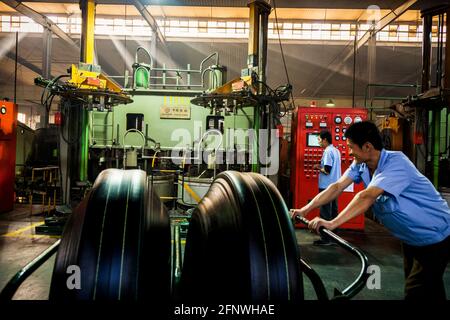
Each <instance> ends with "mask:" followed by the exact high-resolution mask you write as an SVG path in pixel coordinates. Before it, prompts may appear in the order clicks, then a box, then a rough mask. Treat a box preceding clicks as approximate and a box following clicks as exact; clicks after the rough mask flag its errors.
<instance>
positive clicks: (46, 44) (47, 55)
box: [42, 28, 53, 128]
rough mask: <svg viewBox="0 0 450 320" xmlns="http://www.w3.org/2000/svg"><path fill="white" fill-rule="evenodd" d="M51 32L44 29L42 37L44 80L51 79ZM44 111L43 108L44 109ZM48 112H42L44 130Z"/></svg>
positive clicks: (46, 125)
mask: <svg viewBox="0 0 450 320" xmlns="http://www.w3.org/2000/svg"><path fill="white" fill-rule="evenodd" d="M52 35H53V34H52V31H51V30H49V29H47V28H44V34H43V35H42V41H43V44H42V77H43V78H45V79H50V78H51V70H52ZM44 109H45V108H44ZM48 121H49V112H48V111H47V110H44V121H43V126H44V128H46V127H48Z"/></svg>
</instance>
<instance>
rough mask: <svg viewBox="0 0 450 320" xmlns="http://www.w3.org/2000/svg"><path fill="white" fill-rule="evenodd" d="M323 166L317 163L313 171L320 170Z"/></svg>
mask: <svg viewBox="0 0 450 320" xmlns="http://www.w3.org/2000/svg"><path fill="white" fill-rule="evenodd" d="M320 168H321V166H320V164H318V163H316V164H315V165H313V169H317V170H320Z"/></svg>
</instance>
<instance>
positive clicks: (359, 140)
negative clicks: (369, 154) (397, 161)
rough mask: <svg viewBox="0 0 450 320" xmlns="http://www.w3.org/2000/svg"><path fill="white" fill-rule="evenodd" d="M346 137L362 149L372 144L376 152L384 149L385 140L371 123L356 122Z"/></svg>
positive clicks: (349, 128)
mask: <svg viewBox="0 0 450 320" xmlns="http://www.w3.org/2000/svg"><path fill="white" fill-rule="evenodd" d="M345 137H346V138H347V139H350V140H352V142H353V143H355V144H357V145H358V146H359V147H360V148H362V146H363V145H364V143H366V142H370V143H371V144H372V145H373V147H374V148H375V149H376V150H381V149H383V140H382V138H381V134H380V131H379V130H378V128H377V126H376V125H375V124H374V123H372V122H370V121H362V122H356V123H354V124H352V125H351V126H350V127H348V129H347V131H346V132H345Z"/></svg>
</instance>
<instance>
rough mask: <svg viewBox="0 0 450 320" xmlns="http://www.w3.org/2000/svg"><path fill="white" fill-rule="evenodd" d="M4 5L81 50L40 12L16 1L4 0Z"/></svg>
mask: <svg viewBox="0 0 450 320" xmlns="http://www.w3.org/2000/svg"><path fill="white" fill-rule="evenodd" d="M2 2H3V3H5V4H6V5H8V6H10V7H11V8H13V9H14V10H16V11H17V12H20V13H21V14H23V15H25V16H27V17H29V18H31V19H33V21H34V22H36V23H38V24H40V25H41V26H43V27H44V28H47V29H49V30H50V31H52V32H53V33H54V34H55V35H57V36H58V37H60V38H61V39H63V40H64V41H65V42H67V43H68V44H69V45H71V46H72V47H73V48H75V49H77V50H80V47H79V46H78V44H77V43H76V42H75V41H73V40H72V38H71V37H70V36H69V35H68V34H67V33H65V32H64V31H62V30H61V28H59V27H58V26H57V25H56V23H54V22H53V21H52V20H50V19H49V18H47V17H46V16H44V15H42V14H40V13H39V12H36V11H34V10H33V9H31V8H30V7H27V6H26V5H24V4H23V3H21V2H19V1H16V0H2Z"/></svg>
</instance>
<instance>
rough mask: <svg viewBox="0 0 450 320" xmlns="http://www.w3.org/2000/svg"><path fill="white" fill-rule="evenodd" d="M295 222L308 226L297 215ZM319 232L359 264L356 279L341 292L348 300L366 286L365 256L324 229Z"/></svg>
mask: <svg viewBox="0 0 450 320" xmlns="http://www.w3.org/2000/svg"><path fill="white" fill-rule="evenodd" d="M295 221H296V222H301V223H303V224H305V225H308V224H309V221H308V220H307V219H305V218H303V217H301V216H299V215H297V216H295ZM319 232H320V234H321V235H322V236H323V237H325V238H327V239H329V240H331V241H333V242H335V243H337V244H338V245H339V246H340V247H341V248H343V249H345V250H347V251H348V252H350V253H351V254H353V255H354V256H356V257H357V258H358V259H359V260H360V262H361V270H360V272H359V275H358V277H357V278H356V279H355V281H353V282H352V283H351V284H350V285H349V286H348V287H347V288H345V289H344V290H342V292H341V294H342V295H343V296H345V297H346V298H349V299H350V298H352V297H354V296H355V295H356V294H358V292H360V291H361V290H362V289H363V288H364V287H365V285H366V281H367V278H368V277H369V274H368V273H367V268H368V267H369V262H368V259H367V256H366V255H365V254H364V252H363V251H361V250H360V249H358V248H356V247H354V246H352V245H351V244H350V243H349V242H347V241H346V240H344V239H342V238H341V237H339V236H337V235H336V234H335V233H333V232H331V231H330V230H328V229H325V228H324V227H320V228H319Z"/></svg>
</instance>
